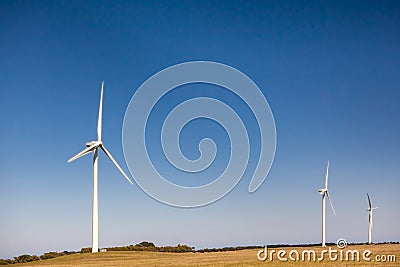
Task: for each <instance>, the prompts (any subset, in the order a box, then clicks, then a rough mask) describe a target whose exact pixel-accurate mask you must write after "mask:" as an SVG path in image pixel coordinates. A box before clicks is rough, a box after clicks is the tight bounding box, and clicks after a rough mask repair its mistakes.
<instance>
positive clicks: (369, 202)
mask: <svg viewBox="0 0 400 267" xmlns="http://www.w3.org/2000/svg"><path fill="white" fill-rule="evenodd" d="M367 197H368V205H369V208H372V205H371V199H370V198H369V195H368V193H367Z"/></svg>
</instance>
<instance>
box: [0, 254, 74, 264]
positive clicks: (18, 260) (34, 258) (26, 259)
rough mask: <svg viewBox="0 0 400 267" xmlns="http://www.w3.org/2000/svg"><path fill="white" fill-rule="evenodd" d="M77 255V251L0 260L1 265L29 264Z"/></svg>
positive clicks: (26, 255)
mask: <svg viewBox="0 0 400 267" xmlns="http://www.w3.org/2000/svg"><path fill="white" fill-rule="evenodd" d="M75 253H78V252H75V251H64V252H46V253H44V254H43V255H41V256H36V255H28V254H24V255H21V256H18V257H14V259H12V260H10V259H0V265H7V264H16V263H27V262H31V261H38V260H47V259H51V258H56V257H60V256H65V255H70V254H75Z"/></svg>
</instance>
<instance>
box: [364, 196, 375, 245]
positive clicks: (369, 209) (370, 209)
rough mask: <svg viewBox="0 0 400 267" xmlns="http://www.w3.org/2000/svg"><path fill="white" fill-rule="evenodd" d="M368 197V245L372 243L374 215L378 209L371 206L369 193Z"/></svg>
mask: <svg viewBox="0 0 400 267" xmlns="http://www.w3.org/2000/svg"><path fill="white" fill-rule="evenodd" d="M367 197H368V209H367V211H368V244H371V243H372V215H373V211H374V209H377V208H378V207H375V208H373V207H372V205H371V199H370V198H369V195H368V193H367Z"/></svg>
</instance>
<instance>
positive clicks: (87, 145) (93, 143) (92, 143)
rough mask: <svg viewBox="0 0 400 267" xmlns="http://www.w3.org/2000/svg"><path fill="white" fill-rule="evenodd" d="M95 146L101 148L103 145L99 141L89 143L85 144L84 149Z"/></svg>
mask: <svg viewBox="0 0 400 267" xmlns="http://www.w3.org/2000/svg"><path fill="white" fill-rule="evenodd" d="M95 144H97V146H96V147H99V146H101V145H102V144H103V142H101V141H90V142H87V143H86V147H91V146H93V145H95Z"/></svg>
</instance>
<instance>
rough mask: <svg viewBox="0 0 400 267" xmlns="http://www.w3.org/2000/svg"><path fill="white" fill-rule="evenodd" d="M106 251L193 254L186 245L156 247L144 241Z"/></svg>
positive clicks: (192, 250)
mask: <svg viewBox="0 0 400 267" xmlns="http://www.w3.org/2000/svg"><path fill="white" fill-rule="evenodd" d="M107 251H152V252H172V253H184V252H194V247H189V246H187V245H181V244H178V245H177V246H165V247H157V246H156V245H154V243H152V242H146V241H145V242H141V243H139V244H136V245H130V246H123V247H111V248H107Z"/></svg>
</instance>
